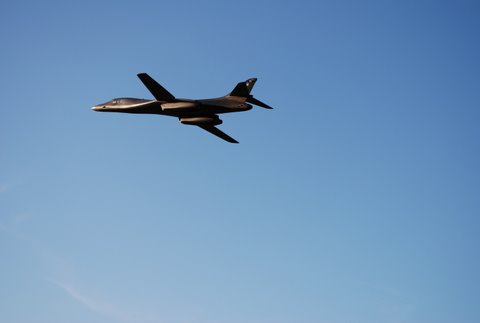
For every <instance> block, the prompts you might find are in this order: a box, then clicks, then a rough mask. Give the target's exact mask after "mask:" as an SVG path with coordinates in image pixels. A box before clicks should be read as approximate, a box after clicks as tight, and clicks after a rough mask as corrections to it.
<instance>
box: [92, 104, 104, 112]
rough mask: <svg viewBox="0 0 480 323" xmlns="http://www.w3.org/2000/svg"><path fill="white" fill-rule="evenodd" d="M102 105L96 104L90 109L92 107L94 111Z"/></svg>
mask: <svg viewBox="0 0 480 323" xmlns="http://www.w3.org/2000/svg"><path fill="white" fill-rule="evenodd" d="M101 108H102V107H101V106H99V105H94V106H93V107H91V108H90V109H92V110H93V111H99V110H100V109H101Z"/></svg>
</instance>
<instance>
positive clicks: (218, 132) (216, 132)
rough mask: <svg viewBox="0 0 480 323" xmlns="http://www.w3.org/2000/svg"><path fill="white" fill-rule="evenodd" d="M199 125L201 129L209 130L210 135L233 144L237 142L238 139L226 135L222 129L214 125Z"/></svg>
mask: <svg viewBox="0 0 480 323" xmlns="http://www.w3.org/2000/svg"><path fill="white" fill-rule="evenodd" d="M199 127H200V128H202V129H203V130H206V131H208V132H210V133H211V134H212V135H215V136H217V137H220V138H222V139H223V140H226V141H228V142H231V143H233V144H238V141H236V140H235V139H233V138H232V137H230V136H229V135H227V134H226V133H225V132H223V131H222V130H220V129H218V128H215V127H214V126H199Z"/></svg>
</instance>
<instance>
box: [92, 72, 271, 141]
mask: <svg viewBox="0 0 480 323" xmlns="http://www.w3.org/2000/svg"><path fill="white" fill-rule="evenodd" d="M137 76H138V78H139V79H140V81H142V83H143V84H144V85H145V86H146V87H147V89H148V90H149V91H150V93H152V95H153V96H154V98H155V100H145V99H136V98H118V99H113V100H111V101H108V102H105V103H102V104H98V105H95V106H93V107H92V108H91V109H92V110H94V111H101V112H123V113H137V114H159V115H165V116H172V117H177V118H178V119H179V120H180V122H181V123H182V124H186V125H194V126H198V127H200V128H202V129H203V130H206V131H208V132H210V133H211V134H213V135H215V136H217V137H220V138H222V139H223V140H226V141H228V142H231V143H238V141H236V140H235V139H233V138H232V137H230V136H229V135H227V134H226V133H224V132H223V131H221V130H220V129H218V128H217V127H215V126H218V125H219V124H222V123H223V121H222V120H221V119H220V117H219V116H218V114H221V113H230V112H241V111H247V110H250V109H252V105H251V104H254V105H257V106H260V107H262V108H265V109H273V108H272V107H270V106H269V105H267V104H265V103H263V102H261V101H259V100H257V99H255V98H254V97H253V96H252V95H251V94H250V92H251V91H252V88H253V86H254V85H255V82H256V81H257V79H256V78H251V79H248V80H246V81H245V82H240V83H238V84H237V86H235V88H234V89H233V90H232V92H230V93H229V94H227V95H225V96H222V97H219V98H212V99H201V100H192V99H179V98H175V97H174V96H173V95H172V94H171V93H170V92H168V91H167V90H166V89H165V88H164V87H163V86H161V85H160V84H158V83H157V82H156V81H155V80H154V79H153V78H151V77H150V76H149V75H148V74H146V73H140V74H137ZM247 102H248V103H247ZM249 103H251V104H249Z"/></svg>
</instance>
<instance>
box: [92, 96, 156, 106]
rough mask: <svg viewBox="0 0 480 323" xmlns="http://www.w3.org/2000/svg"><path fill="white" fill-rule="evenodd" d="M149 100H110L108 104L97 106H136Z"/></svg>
mask: <svg viewBox="0 0 480 323" xmlns="http://www.w3.org/2000/svg"><path fill="white" fill-rule="evenodd" d="M148 101H149V100H144V99H136V98H116V99H113V100H110V101H108V102H105V103H102V104H99V105H103V106H121V105H131V104H138V103H142V102H148Z"/></svg>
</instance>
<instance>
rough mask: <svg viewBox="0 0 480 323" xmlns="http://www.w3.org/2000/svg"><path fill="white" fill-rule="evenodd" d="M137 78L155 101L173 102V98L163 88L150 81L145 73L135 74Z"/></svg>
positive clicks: (152, 80)
mask: <svg viewBox="0 0 480 323" xmlns="http://www.w3.org/2000/svg"><path fill="white" fill-rule="evenodd" d="M137 76H138V78H139V79H140V81H142V83H143V84H144V85H145V86H146V87H147V89H148V90H149V91H150V93H152V95H153V96H154V97H155V99H156V100H157V101H166V102H172V101H175V97H174V96H173V95H172V94H171V93H170V92H168V91H167V90H166V89H165V88H164V87H163V86H161V85H160V84H158V83H157V81H155V80H154V79H152V78H151V77H150V76H149V75H148V74H147V73H140V74H137Z"/></svg>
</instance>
